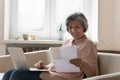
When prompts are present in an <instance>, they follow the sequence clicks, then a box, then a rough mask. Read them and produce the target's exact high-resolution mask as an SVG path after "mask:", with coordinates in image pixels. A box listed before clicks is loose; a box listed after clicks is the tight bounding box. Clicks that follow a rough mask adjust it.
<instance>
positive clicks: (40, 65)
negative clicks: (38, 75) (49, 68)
mask: <svg viewBox="0 0 120 80" xmlns="http://www.w3.org/2000/svg"><path fill="white" fill-rule="evenodd" d="M34 67H35V68H38V69H46V65H45V64H44V61H42V60H40V61H38V62H37V63H35V64H34Z"/></svg>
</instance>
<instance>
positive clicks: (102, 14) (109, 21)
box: [98, 0, 120, 51]
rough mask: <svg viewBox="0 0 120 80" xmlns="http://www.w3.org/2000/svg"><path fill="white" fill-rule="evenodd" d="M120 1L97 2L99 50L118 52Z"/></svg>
mask: <svg viewBox="0 0 120 80" xmlns="http://www.w3.org/2000/svg"><path fill="white" fill-rule="evenodd" d="M119 9H120V0H99V40H100V41H102V44H101V45H98V49H101V50H118V51H120V42H119V41H120V40H119V39H120V15H119V14H120V10H119Z"/></svg>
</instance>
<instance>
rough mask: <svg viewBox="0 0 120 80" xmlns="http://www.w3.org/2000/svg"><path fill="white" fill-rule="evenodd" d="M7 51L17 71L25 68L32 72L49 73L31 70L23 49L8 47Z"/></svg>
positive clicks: (35, 69)
mask: <svg viewBox="0 0 120 80" xmlns="http://www.w3.org/2000/svg"><path fill="white" fill-rule="evenodd" d="M7 49H8V52H9V54H10V56H11V59H12V62H13V65H14V67H15V69H19V68H23V69H27V70H30V71H49V70H46V69H37V68H29V67H28V63H27V59H26V57H25V54H24V52H23V49H22V48H20V47H8V48H7Z"/></svg>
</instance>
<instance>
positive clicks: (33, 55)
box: [0, 50, 52, 72]
mask: <svg viewBox="0 0 120 80" xmlns="http://www.w3.org/2000/svg"><path fill="white" fill-rule="evenodd" d="M25 57H26V59H27V62H28V65H29V67H33V65H34V64H35V63H36V62H37V61H38V60H43V61H44V62H45V64H48V63H50V62H51V60H52V59H51V57H50V55H49V53H48V50H41V51H33V52H27V53H25ZM13 68H14V66H13V63H12V60H11V57H10V55H3V56H0V72H4V71H6V70H9V69H13Z"/></svg>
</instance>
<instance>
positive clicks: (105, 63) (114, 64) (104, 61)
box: [98, 52, 120, 74]
mask: <svg viewBox="0 0 120 80" xmlns="http://www.w3.org/2000/svg"><path fill="white" fill-rule="evenodd" d="M98 63H99V64H98V66H99V74H108V73H114V72H120V54H112V53H100V52H98Z"/></svg>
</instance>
